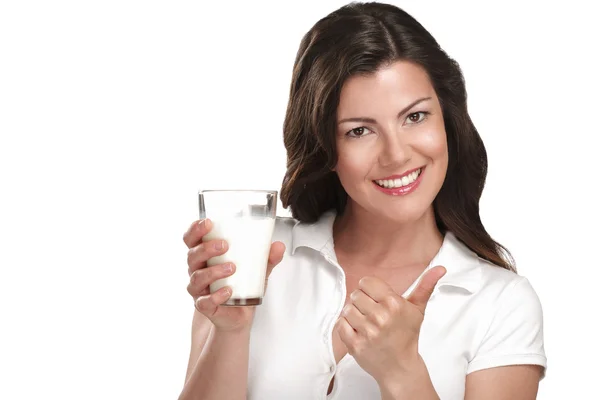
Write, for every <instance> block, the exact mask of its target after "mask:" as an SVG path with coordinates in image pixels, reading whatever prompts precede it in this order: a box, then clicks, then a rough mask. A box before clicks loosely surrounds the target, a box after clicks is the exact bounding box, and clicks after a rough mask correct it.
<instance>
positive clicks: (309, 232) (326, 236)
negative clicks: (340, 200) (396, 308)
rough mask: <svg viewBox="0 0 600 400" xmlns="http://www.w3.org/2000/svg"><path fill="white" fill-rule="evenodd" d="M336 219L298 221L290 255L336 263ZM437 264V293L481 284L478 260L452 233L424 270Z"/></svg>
mask: <svg viewBox="0 0 600 400" xmlns="http://www.w3.org/2000/svg"><path fill="white" fill-rule="evenodd" d="M335 217H336V212H335V210H329V211H327V212H325V213H323V215H322V216H321V217H320V218H319V220H318V221H316V222H314V223H302V222H297V223H296V225H295V226H294V228H293V230H292V254H294V253H295V252H296V250H297V249H298V248H299V247H309V248H311V249H314V250H316V251H318V252H319V253H321V255H323V256H324V257H325V258H326V259H327V260H328V261H329V260H331V259H334V260H335V259H336V257H335V252H334V250H333V223H334V221H335ZM437 265H442V266H444V267H445V268H446V271H447V272H446V274H445V275H444V276H443V277H442V278H441V279H440V281H439V282H438V284H437V285H436V290H437V289H438V288H440V287H443V286H454V287H458V288H462V289H464V290H466V291H467V292H469V293H475V292H476V291H477V290H478V289H479V288H480V287H481V286H482V285H483V275H482V271H481V265H480V260H479V257H478V256H477V254H476V253H474V252H473V251H471V250H470V249H469V248H468V247H467V246H466V245H465V244H463V243H462V242H461V241H460V240H459V239H458V238H457V237H456V236H455V235H454V234H453V233H452V232H447V233H446V235H445V236H444V240H443V242H442V246H441V248H440V250H439V251H438V253H437V254H436V256H435V257H434V258H433V260H431V263H430V264H429V266H428V267H427V268H426V269H425V271H427V270H429V269H431V268H433V267H435V266H437ZM425 271H423V273H425ZM417 281H418V280H417ZM416 283H417V282H415V284H413V285H412V286H411V287H410V288H409V289H408V291H407V293H408V292H411V291H412V290H413V289H414V287H415V286H416Z"/></svg>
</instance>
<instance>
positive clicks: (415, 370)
mask: <svg viewBox="0 0 600 400" xmlns="http://www.w3.org/2000/svg"><path fill="white" fill-rule="evenodd" d="M379 390H380V392H381V400H400V399H420V400H440V397H439V396H438V394H437V392H436V391H435V388H434V387H433V383H432V382H431V378H430V377H429V372H428V371H427V366H426V365H425V362H424V361H423V359H422V358H421V357H419V359H418V360H417V361H415V362H414V364H413V366H412V367H409V368H408V369H407V371H406V372H405V373H403V374H402V375H401V379H393V378H392V379H390V380H388V381H387V382H383V383H381V384H380V385H379Z"/></svg>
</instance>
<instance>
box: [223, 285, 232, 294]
mask: <svg viewBox="0 0 600 400" xmlns="http://www.w3.org/2000/svg"><path fill="white" fill-rule="evenodd" d="M230 294H231V288H229V287H226V288H225V289H223V296H229V295H230Z"/></svg>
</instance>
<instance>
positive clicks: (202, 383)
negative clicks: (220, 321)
mask: <svg viewBox="0 0 600 400" xmlns="http://www.w3.org/2000/svg"><path fill="white" fill-rule="evenodd" d="M249 347H250V331H249V330H246V331H243V332H235V333H228V332H216V331H215V328H214V327H213V328H212V329H211V332H210V335H209V337H208V339H207V342H206V345H205V347H204V350H203V352H202V354H201V355H200V357H199V359H198V362H197V363H196V365H195V366H194V368H193V370H192V373H191V375H190V377H189V379H188V380H187V382H186V383H185V386H184V388H183V391H182V392H181V395H180V396H179V400H212V399H218V400H244V399H246V390H247V387H248V355H249Z"/></svg>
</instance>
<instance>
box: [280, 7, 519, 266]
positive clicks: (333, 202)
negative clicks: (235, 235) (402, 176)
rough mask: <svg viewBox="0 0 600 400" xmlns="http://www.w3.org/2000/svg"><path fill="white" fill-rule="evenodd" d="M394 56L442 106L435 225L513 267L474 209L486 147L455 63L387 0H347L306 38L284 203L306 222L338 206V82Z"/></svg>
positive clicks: (341, 193) (288, 141)
mask: <svg viewBox="0 0 600 400" xmlns="http://www.w3.org/2000/svg"><path fill="white" fill-rule="evenodd" d="M400 60H402V61H410V62H412V63H415V64H416V65H419V66H420V67H422V68H423V69H424V70H425V71H426V72H427V74H428V76H429V78H430V80H431V83H432V85H433V88H434V90H435V92H436V94H437V97H438V99H439V101H440V105H441V109H442V113H443V118H444V125H445V129H446V134H447V143H448V170H447V173H446V177H445V180H444V183H443V185H442V188H441V189H440V191H439V193H438V194H437V196H436V198H435V200H434V202H433V207H434V212H435V219H436V223H437V226H438V228H439V229H440V231H441V232H442V233H446V232H447V231H450V232H452V233H453V234H454V235H455V236H456V237H457V238H458V239H459V240H460V241H461V242H463V243H464V244H465V245H466V246H467V247H468V248H470V249H471V250H472V251H474V252H475V253H476V254H477V255H478V256H479V257H481V258H483V259H485V260H488V261H490V262H492V263H493V264H496V265H498V266H500V267H502V268H506V269H508V270H512V271H516V268H515V266H514V261H513V259H512V256H511V255H510V252H509V251H508V250H507V249H506V248H504V247H503V246H502V245H500V244H499V243H497V242H495V241H494V240H493V239H492V238H491V237H490V235H489V234H488V233H487V231H486V230H485V228H484V226H483V224H482V223H481V218H480V216H479V200H480V198H481V193H482V191H483V187H484V184H485V178H486V175H487V154H486V151H485V147H484V145H483V141H482V140H481V137H480V136H479V133H478V132H477V129H476V128H475V125H474V124H473V122H472V121H471V118H470V117H469V113H468V111H467V93H466V89H465V82H464V78H463V74H462V71H461V69H460V66H459V65H458V63H457V62H456V61H455V60H453V59H452V58H451V57H449V56H448V55H447V54H446V52H445V51H444V50H442V49H441V47H440V46H439V44H438V43H437V41H436V40H435V39H434V38H433V36H432V35H431V34H430V33H429V32H428V31H427V30H426V29H425V28H424V27H423V26H422V25H421V24H420V23H419V22H417V21H416V20H415V19H414V18H413V17H412V16H410V15H409V14H408V13H406V12H405V11H403V10H402V9H400V8H398V7H396V6H393V5H389V4H382V3H377V2H369V3H359V2H354V3H350V4H348V5H346V6H343V7H341V8H340V9H338V10H336V11H334V12H332V13H331V14H329V15H328V16H326V17H325V18H323V19H321V20H319V21H318V22H317V23H316V24H315V25H314V26H313V27H312V28H311V29H310V30H309V31H308V32H307V33H306V35H305V36H304V37H303V38H302V41H301V43H300V48H299V49H298V53H297V55H296V60H295V63H294V69H293V74H292V83H291V87H290V97H289V103H288V107H287V111H286V116H285V122H284V127H283V131H284V132H283V133H284V144H285V148H286V150H287V171H286V174H285V177H284V179H283V183H282V188H281V196H280V197H281V202H282V205H283V206H284V207H289V208H290V209H291V212H292V216H293V217H294V218H296V219H298V220H300V221H303V222H314V221H316V220H317V219H318V218H319V217H320V216H321V214H323V213H324V212H325V211H327V210H329V209H336V211H337V212H338V214H342V213H343V211H344V209H345V206H346V202H347V201H348V194H347V193H346V191H345V190H344V188H343V187H342V185H341V183H340V181H339V179H338V176H337V174H336V173H335V172H333V171H332V169H333V168H334V167H335V164H336V162H337V158H338V157H337V150H336V145H335V129H336V128H335V126H336V113H337V108H338V104H339V99H340V93H341V90H342V86H343V84H344V82H345V81H346V80H347V79H348V78H349V77H351V76H354V75H357V74H361V75H364V74H372V73H374V72H375V71H377V70H378V69H379V68H381V67H383V66H386V65H389V64H391V63H393V62H395V61H400Z"/></svg>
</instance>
